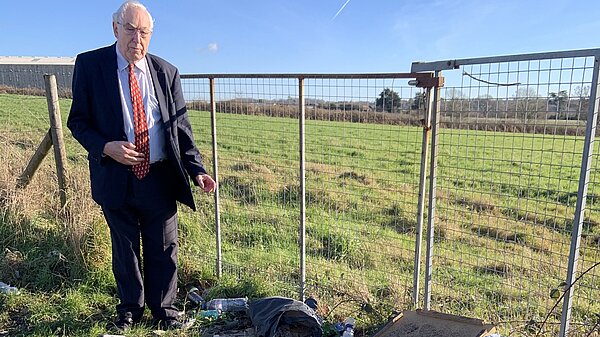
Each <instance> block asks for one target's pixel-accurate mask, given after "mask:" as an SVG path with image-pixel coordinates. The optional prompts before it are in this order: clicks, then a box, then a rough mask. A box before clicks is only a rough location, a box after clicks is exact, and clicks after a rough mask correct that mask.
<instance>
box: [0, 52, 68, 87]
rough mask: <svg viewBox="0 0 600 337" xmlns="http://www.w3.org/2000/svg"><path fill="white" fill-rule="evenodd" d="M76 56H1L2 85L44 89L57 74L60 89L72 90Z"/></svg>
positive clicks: (0, 80)
mask: <svg viewBox="0 0 600 337" xmlns="http://www.w3.org/2000/svg"><path fill="white" fill-rule="evenodd" d="M74 65H75V57H33V56H0V87H2V86H6V87H11V88H18V89H23V88H32V89H44V74H55V75H56V82H57V85H58V89H59V91H65V90H66V91H70V90H71V81H72V78H73V67H74Z"/></svg>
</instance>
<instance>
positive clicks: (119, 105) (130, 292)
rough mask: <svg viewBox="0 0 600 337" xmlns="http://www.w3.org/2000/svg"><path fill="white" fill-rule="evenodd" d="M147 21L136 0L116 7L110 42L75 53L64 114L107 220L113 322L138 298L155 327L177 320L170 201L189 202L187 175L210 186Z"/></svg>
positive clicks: (126, 318) (128, 315)
mask: <svg viewBox="0 0 600 337" xmlns="http://www.w3.org/2000/svg"><path fill="white" fill-rule="evenodd" d="M152 28H153V20H152V17H151V15H150V13H149V12H148V11H147V10H146V8H145V7H144V6H143V5H142V4H141V3H139V2H137V1H127V2H125V3H123V5H121V7H120V8H119V9H118V10H117V12H116V13H114V14H113V31H114V35H115V37H116V38H117V42H116V43H115V44H113V45H111V46H108V47H104V48H100V49H97V50H93V51H89V52H85V53H82V54H80V55H78V56H77V60H76V62H75V71H74V73H73V103H72V106H71V111H70V114H69V118H68V122H67V125H68V127H69V129H71V132H72V133H73V136H74V137H75V139H77V141H79V143H81V145H83V147H84V148H85V149H86V150H87V151H88V160H89V167H90V180H91V185H92V197H93V199H94V200H95V201H96V202H97V203H98V204H99V205H100V206H101V207H102V211H103V214H104V217H105V219H106V222H107V223H108V226H109V228H110V234H111V242H112V260H113V261H112V266H113V273H114V276H115V280H116V283H117V291H118V296H119V299H120V303H119V304H118V305H117V314H118V319H117V321H116V322H115V325H116V327H117V328H118V329H119V330H125V329H127V328H129V327H130V325H132V324H134V323H135V322H137V321H138V320H139V319H140V318H141V317H142V315H143V311H144V306H145V305H148V308H149V309H150V311H151V313H152V316H153V318H154V320H155V322H156V323H157V324H159V325H160V327H162V328H178V327H180V326H181V324H180V323H179V322H178V321H177V316H178V310H177V308H175V307H174V305H173V302H174V301H175V297H176V293H177V250H178V237H177V205H176V201H179V202H181V203H183V204H185V205H187V206H189V207H191V208H192V209H195V204H194V200H193V197H192V191H191V187H190V182H189V180H190V177H191V179H192V180H193V182H194V184H195V185H197V186H199V187H200V188H202V190H204V192H212V191H214V189H215V187H216V186H215V182H214V180H213V179H212V178H211V177H210V176H209V175H208V174H207V173H206V170H205V169H204V166H203V165H202V161H201V156H200V153H199V151H198V149H197V148H196V145H195V143H194V138H193V135H192V129H191V126H190V123H189V120H188V117H187V111H186V107H185V101H184V98H183V92H182V89H181V83H180V78H179V72H178V70H177V68H175V67H174V66H173V65H171V64H169V63H168V62H167V61H165V60H163V59H161V58H159V57H157V56H155V55H151V54H148V53H147V51H148V45H149V42H150V38H151V36H152ZM140 239H141V240H140ZM140 241H141V244H140ZM141 246H143V254H141V252H142V249H141Z"/></svg>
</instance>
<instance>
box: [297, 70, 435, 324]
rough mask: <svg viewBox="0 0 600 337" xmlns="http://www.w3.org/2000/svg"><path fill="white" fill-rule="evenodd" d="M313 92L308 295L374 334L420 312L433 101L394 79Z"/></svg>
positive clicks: (310, 83) (320, 83)
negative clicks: (418, 248) (418, 264)
mask: <svg viewBox="0 0 600 337" xmlns="http://www.w3.org/2000/svg"><path fill="white" fill-rule="evenodd" d="M305 85H306V103H307V116H309V117H307V118H310V120H308V121H307V123H306V162H307V164H306V165H307V176H306V181H307V199H308V200H307V204H308V209H307V236H308V240H307V294H308V295H312V296H316V297H317V298H318V299H319V300H320V301H322V302H324V303H326V304H329V305H331V306H332V308H335V309H336V310H337V311H336V310H334V311H333V312H332V315H333V316H334V317H335V316H336V315H337V319H338V320H342V319H343V318H344V317H347V316H353V317H358V318H359V322H360V324H361V325H365V326H369V325H371V326H372V325H374V324H375V323H381V322H382V321H385V319H386V318H387V317H388V315H389V313H390V312H392V311H393V310H394V309H395V310H401V309H406V308H408V307H410V306H411V305H412V304H411V296H412V294H411V292H412V286H413V284H412V282H413V270H414V254H415V253H414V250H415V227H416V221H417V199H418V198H417V197H418V191H419V169H420V163H421V142H422V133H423V128H422V127H421V123H420V120H421V119H422V118H423V117H424V109H423V104H422V103H424V102H423V100H422V98H423V97H424V96H423V92H422V90H421V89H419V88H413V87H409V86H408V85H407V81H406V80H403V79H393V78H387V79H385V78H384V79H365V78H359V77H357V78H326V77H324V78H316V79H310V80H306V82H305ZM315 110H316V111H320V112H321V114H315V115H311V112H312V111H315ZM323 117H324V118H323Z"/></svg>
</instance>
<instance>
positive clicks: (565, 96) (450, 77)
mask: <svg viewBox="0 0 600 337" xmlns="http://www.w3.org/2000/svg"><path fill="white" fill-rule="evenodd" d="M593 70H594V58H593V57H569V58H554V59H544V60H525V61H506V62H504V61H503V62H490V63H487V62H486V63H482V64H470V65H465V66H462V67H461V70H460V73H458V72H459V71H448V72H444V76H445V78H446V84H445V87H444V88H443V90H442V97H441V102H440V103H441V120H440V129H439V147H438V159H437V160H438V168H437V184H436V188H437V196H436V198H437V199H436V224H435V244H434V250H433V251H434V260H433V276H432V279H433V285H432V293H431V303H432V309H434V310H440V311H444V312H450V313H454V314H461V315H467V316H474V317H479V318H485V319H487V320H490V321H493V322H498V323H499V324H500V326H501V327H502V329H503V331H504V332H507V333H512V332H514V330H519V331H521V332H527V331H530V332H531V331H538V330H540V329H541V331H544V332H549V331H552V332H554V333H555V332H557V331H558V322H560V313H561V311H560V309H561V308H562V306H561V305H560V304H559V305H557V306H555V304H556V303H557V297H558V295H560V294H561V293H562V291H563V288H564V285H562V284H561V283H562V282H564V280H565V279H566V274H567V264H568V261H569V249H570V245H571V232H572V229H573V225H574V213H575V203H576V201H577V195H578V185H579V175H580V169H581V163H582V152H583V148H584V136H585V130H586V121H587V117H588V110H589V104H590V102H589V101H590V99H589V98H590V97H589V95H590V88H591V86H592V85H593V83H591V80H592V73H593ZM457 73H458V74H457ZM597 163H598V162H597V161H595V165H596V166H594V167H593V168H592V171H593V172H597ZM594 176H595V175H594ZM595 179H597V178H595ZM595 184H597V180H592V181H591V182H590V191H592V190H594V189H595ZM596 193H597V192H596ZM590 196H591V199H592V200H591V202H590V203H589V204H588V211H587V212H586V218H585V220H584V222H585V225H584V227H585V229H584V231H585V233H586V234H585V236H586V237H590V238H591V240H589V239H588V240H585V243H584V247H583V249H582V255H581V257H580V260H579V270H580V271H583V270H585V269H587V268H589V267H591V266H592V264H593V263H594V262H597V261H598V243H597V242H595V243H594V239H593V237H594V235H597V234H598V233H599V231H598V230H599V229H598V228H597V225H596V224H597V223H598V220H600V218H598V213H597V212H594V211H593V210H594V209H597V205H596V203H595V202H594V201H595V200H594V199H595V197H594V194H593V192H592V193H591V195H590ZM588 200H589V199H588ZM588 241H589V243H588ZM597 284H598V280H597V277H595V274H590V275H587V276H586V277H585V278H584V279H582V280H581V282H580V284H578V285H577V287H579V289H580V291H577V292H576V293H577V294H576V295H575V296H574V301H573V313H572V320H573V322H577V323H581V322H585V321H588V322H589V320H590V317H589V313H590V312H598V310H599V307H598V301H597V300H595V299H597V298H600V292H598V287H597ZM583 289H585V291H582V290H583ZM546 317H547V318H546ZM542 323H543V324H545V326H542ZM576 325H577V324H576ZM555 328H556V329H555ZM588 328H589V326H588Z"/></svg>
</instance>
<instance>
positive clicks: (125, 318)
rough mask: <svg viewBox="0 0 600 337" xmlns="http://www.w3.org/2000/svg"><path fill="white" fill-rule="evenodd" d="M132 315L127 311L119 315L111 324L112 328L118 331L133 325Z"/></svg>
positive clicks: (125, 329)
mask: <svg viewBox="0 0 600 337" xmlns="http://www.w3.org/2000/svg"><path fill="white" fill-rule="evenodd" d="M133 323H134V321H133V315H132V314H131V313H130V312H129V311H128V312H126V313H125V314H123V315H119V319H117V321H115V322H114V323H113V324H112V325H113V329H116V330H117V331H118V332H124V331H127V330H129V329H130V328H131V326H133Z"/></svg>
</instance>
